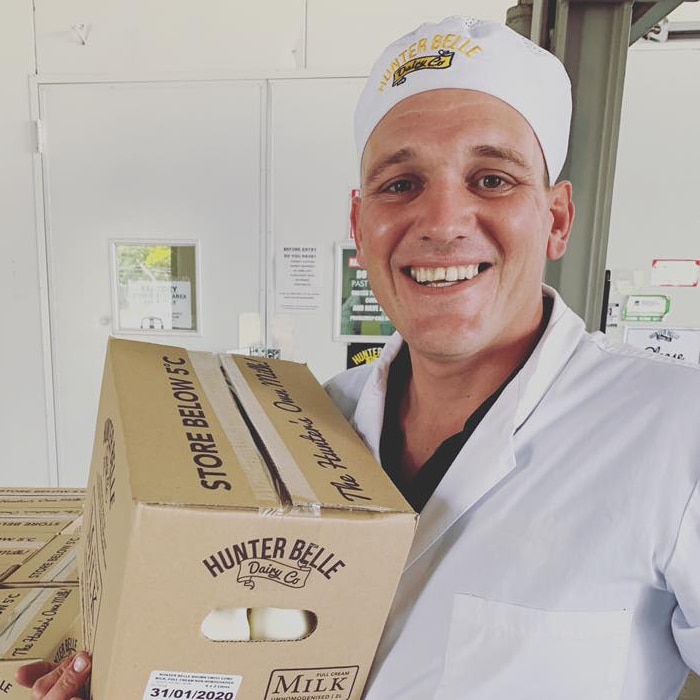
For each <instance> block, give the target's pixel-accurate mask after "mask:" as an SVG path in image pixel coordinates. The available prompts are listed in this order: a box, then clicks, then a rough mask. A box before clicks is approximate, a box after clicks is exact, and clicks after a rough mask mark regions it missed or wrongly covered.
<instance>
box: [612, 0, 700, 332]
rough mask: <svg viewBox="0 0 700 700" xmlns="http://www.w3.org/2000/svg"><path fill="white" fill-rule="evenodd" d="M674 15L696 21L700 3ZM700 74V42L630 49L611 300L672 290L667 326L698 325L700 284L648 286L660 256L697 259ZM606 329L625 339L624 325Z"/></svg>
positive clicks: (650, 43)
mask: <svg viewBox="0 0 700 700" xmlns="http://www.w3.org/2000/svg"><path fill="white" fill-rule="evenodd" d="M669 19H670V20H671V21H698V20H700V6H699V4H698V3H686V4H685V5H682V6H681V7H680V8H679V9H678V10H676V11H675V12H674V13H672V15H671V16H670V17H669ZM699 75H700V42H698V41H688V40H676V41H671V42H667V43H656V42H653V41H644V40H640V41H638V42H637V43H636V44H635V45H634V46H633V47H631V48H630V52H629V55H628V63H627V76H626V80H625V93H624V99H623V106H622V114H621V130H620V141H619V148H618V158H617V169H616V173H615V188H614V193H613V203H612V211H611V222H610V239H609V244H608V254H607V268H608V269H610V270H611V271H612V283H613V284H612V289H611V301H613V302H616V303H619V304H624V302H625V300H626V297H627V295H628V294H665V295H668V296H670V297H671V311H670V313H669V314H668V315H667V316H666V318H665V319H664V321H663V324H664V325H668V326H675V327H699V328H700V287H696V288H692V287H685V288H683V287H654V286H650V273H651V264H652V261H653V260H654V259H655V258H659V259H663V258H683V259H687V258H689V259H700V208H698V201H699V200H700V195H699V194H698V178H697V171H698V165H699V164H700V139H698V116H699V115H700V93H699V92H698V88H697V85H698V76H699ZM629 325H630V326H634V325H635V324H634V323H630V324H629ZM637 325H640V324H637ZM644 325H648V324H644ZM608 335H610V336H611V337H613V338H615V339H622V337H623V335H624V326H622V325H621V326H618V327H617V328H613V329H609V330H608Z"/></svg>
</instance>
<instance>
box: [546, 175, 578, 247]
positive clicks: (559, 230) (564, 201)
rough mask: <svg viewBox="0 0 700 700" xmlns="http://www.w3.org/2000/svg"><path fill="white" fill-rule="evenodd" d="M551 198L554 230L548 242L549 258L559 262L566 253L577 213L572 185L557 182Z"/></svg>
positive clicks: (550, 209) (550, 195)
mask: <svg viewBox="0 0 700 700" xmlns="http://www.w3.org/2000/svg"><path fill="white" fill-rule="evenodd" d="M549 197H550V200H549V211H550V214H551V215H552V228H551V230H550V232H549V240H548V241H547V258H548V259H549V260H559V258H561V257H562V255H564V253H565V252H566V246H567V244H568V242H569V234H570V233H571V227H572V225H573V223H574V216H575V212H576V210H575V207H574V200H573V190H572V187H571V183H570V182H568V181H566V180H564V181H562V182H557V184H556V185H554V186H553V187H552V188H551V190H550V191H549Z"/></svg>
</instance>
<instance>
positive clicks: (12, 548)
mask: <svg viewBox="0 0 700 700" xmlns="http://www.w3.org/2000/svg"><path fill="white" fill-rule="evenodd" d="M52 538H53V535H52V534H51V533H47V532H43V533H42V532H38V533H34V534H31V535H29V534H28V535H22V534H19V533H18V532H16V531H15V530H10V531H9V532H7V531H4V530H0V581H2V580H4V579H5V578H7V577H8V576H9V575H10V574H11V573H12V572H13V571H15V570H16V569H17V568H19V567H20V566H21V565H22V564H24V562H26V561H28V560H29V559H31V558H32V557H33V556H34V555H35V554H36V553H37V552H38V551H39V550H40V549H41V548H42V547H43V546H44V545H45V544H46V543H47V542H49V541H50V540H51V539H52Z"/></svg>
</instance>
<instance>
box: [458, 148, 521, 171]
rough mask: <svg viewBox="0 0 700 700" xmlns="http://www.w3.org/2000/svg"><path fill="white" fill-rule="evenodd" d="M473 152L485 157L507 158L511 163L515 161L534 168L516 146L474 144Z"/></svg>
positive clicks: (519, 164)
mask: <svg viewBox="0 0 700 700" xmlns="http://www.w3.org/2000/svg"><path fill="white" fill-rule="evenodd" d="M471 152H472V154H473V155H475V156H482V157H483V158H496V159H498V160H506V161H508V162H509V163H513V164H515V165H517V166H519V167H521V168H524V169H526V170H532V168H531V167H530V166H529V165H528V164H527V162H526V161H525V158H523V156H522V154H521V153H520V152H519V151H516V150H515V149H514V148H508V147H506V146H490V145H483V146H474V147H473V148H472V149H471Z"/></svg>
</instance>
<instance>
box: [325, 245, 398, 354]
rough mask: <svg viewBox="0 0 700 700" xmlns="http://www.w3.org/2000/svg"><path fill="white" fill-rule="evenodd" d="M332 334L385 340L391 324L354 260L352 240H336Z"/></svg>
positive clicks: (370, 339)
mask: <svg viewBox="0 0 700 700" xmlns="http://www.w3.org/2000/svg"><path fill="white" fill-rule="evenodd" d="M335 287H336V290H335V337H336V339H337V340H344V341H346V342H352V341H356V340H359V339H361V340H362V341H366V342H377V341H382V340H386V338H387V336H390V335H391V334H392V333H393V332H394V330H395V329H394V326H393V324H392V323H391V321H390V320H389V318H388V317H387V315H386V314H385V313H384V311H383V310H382V308H381V307H380V306H379V302H377V299H376V297H375V296H374V293H373V292H372V288H371V287H370V284H369V279H368V278H367V270H364V269H362V268H361V267H360V265H359V264H358V262H357V250H356V249H355V244H354V243H339V244H338V246H337V249H336V271H335Z"/></svg>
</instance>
